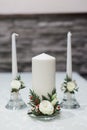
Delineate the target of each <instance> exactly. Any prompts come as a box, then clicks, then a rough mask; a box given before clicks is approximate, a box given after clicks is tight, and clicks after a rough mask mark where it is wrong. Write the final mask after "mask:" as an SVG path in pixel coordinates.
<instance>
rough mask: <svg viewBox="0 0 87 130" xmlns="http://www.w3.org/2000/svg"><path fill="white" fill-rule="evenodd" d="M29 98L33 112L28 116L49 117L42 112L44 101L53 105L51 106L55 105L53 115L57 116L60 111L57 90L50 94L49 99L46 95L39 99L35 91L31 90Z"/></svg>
mask: <svg viewBox="0 0 87 130" xmlns="http://www.w3.org/2000/svg"><path fill="white" fill-rule="evenodd" d="M29 98H30V102H29V104H30V106H31V110H30V111H29V112H28V114H34V115H36V116H47V114H43V112H41V111H40V104H41V103H42V102H43V101H47V102H49V103H51V105H52V104H53V103H54V105H53V108H54V111H53V113H52V115H53V114H57V113H58V112H59V110H60V105H59V102H58V100H57V95H56V89H53V91H52V93H51V94H49V93H48V96H47V97H46V96H44V95H42V97H39V96H38V95H37V94H36V93H35V92H34V91H33V90H31V89H30V93H29ZM50 116H51V115H50Z"/></svg>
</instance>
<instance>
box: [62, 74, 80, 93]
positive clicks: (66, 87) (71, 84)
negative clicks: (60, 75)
mask: <svg viewBox="0 0 87 130" xmlns="http://www.w3.org/2000/svg"><path fill="white" fill-rule="evenodd" d="M61 90H62V91H64V93H67V92H69V93H72V94H73V93H75V91H78V87H77V84H76V81H75V80H73V81H72V79H70V78H69V77H68V76H67V75H66V78H65V79H64V82H63V84H62V86H61Z"/></svg>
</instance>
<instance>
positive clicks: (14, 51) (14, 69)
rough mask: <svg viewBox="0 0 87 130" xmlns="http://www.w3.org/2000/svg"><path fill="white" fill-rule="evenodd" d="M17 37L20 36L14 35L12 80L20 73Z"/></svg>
mask: <svg viewBox="0 0 87 130" xmlns="http://www.w3.org/2000/svg"><path fill="white" fill-rule="evenodd" d="M16 36H18V34H16V33H13V34H12V79H15V78H16V76H17V73H18V68H17V53H16Z"/></svg>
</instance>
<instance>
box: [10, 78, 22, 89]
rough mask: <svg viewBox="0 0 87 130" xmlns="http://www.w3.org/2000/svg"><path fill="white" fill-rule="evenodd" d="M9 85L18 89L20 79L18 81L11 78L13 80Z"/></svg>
mask: <svg viewBox="0 0 87 130" xmlns="http://www.w3.org/2000/svg"><path fill="white" fill-rule="evenodd" d="M11 87H12V88H14V89H17V90H18V89H19V88H20V87H21V83H20V81H18V80H13V81H12V82H11Z"/></svg>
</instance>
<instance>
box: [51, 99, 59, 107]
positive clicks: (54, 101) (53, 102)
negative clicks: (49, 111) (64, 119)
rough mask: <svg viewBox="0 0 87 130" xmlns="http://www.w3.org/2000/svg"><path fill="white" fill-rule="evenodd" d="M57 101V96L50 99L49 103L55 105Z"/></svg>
mask: <svg viewBox="0 0 87 130" xmlns="http://www.w3.org/2000/svg"><path fill="white" fill-rule="evenodd" d="M57 101H58V100H57V98H54V99H53V100H52V102H51V103H52V105H53V106H55V105H56V103H57Z"/></svg>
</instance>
